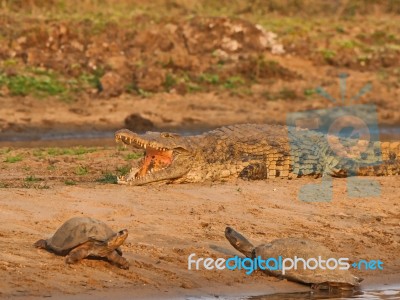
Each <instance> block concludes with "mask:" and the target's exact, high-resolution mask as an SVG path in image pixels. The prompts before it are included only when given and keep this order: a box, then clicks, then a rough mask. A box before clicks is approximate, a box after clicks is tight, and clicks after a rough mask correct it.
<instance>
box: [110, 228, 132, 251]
mask: <svg viewBox="0 0 400 300" xmlns="http://www.w3.org/2000/svg"><path fill="white" fill-rule="evenodd" d="M127 237H128V230H127V229H122V230H120V231H118V232H117V233H116V234H114V235H113V236H112V237H110V238H109V239H108V240H107V242H106V243H107V248H108V249H110V250H115V249H117V248H118V247H119V246H121V245H122V244H123V243H124V242H125V240H126V238H127Z"/></svg>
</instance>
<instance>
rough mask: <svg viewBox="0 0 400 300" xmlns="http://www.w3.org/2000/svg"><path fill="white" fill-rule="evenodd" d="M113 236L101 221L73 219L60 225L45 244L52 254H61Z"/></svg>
mask: <svg viewBox="0 0 400 300" xmlns="http://www.w3.org/2000/svg"><path fill="white" fill-rule="evenodd" d="M114 234H115V232H114V231H113V230H112V229H111V228H110V227H109V226H108V225H106V224H105V223H104V222H102V221H99V220H96V219H92V218H87V217H75V218H72V219H69V220H68V221H66V222H65V223H64V224H63V225H61V227H60V228H58V229H57V231H56V233H55V234H54V235H53V236H52V237H51V238H50V239H48V240H46V244H47V247H49V248H50V249H52V250H53V251H54V252H56V253H60V254H62V253H65V252H69V251H70V250H71V249H72V248H75V247H76V246H79V245H80V244H83V243H85V242H87V241H89V240H96V241H100V242H103V241H106V240H108V239H109V238H110V237H112V236H113V235H114Z"/></svg>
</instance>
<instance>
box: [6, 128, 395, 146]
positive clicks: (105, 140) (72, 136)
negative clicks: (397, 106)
mask: <svg viewBox="0 0 400 300" xmlns="http://www.w3.org/2000/svg"><path fill="white" fill-rule="evenodd" d="M208 130H210V129H209V128H198V129H190V130H188V129H181V130H179V129H174V130H157V131H171V132H177V133H179V134H181V135H197V134H201V133H203V132H205V131H208ZM379 132H380V137H381V140H400V127H399V126H396V127H393V126H392V127H380V128H379ZM114 133H115V131H95V130H92V131H57V132H44V133H38V132H22V133H16V134H2V135H0V147H21V148H25V147H27V148H30V147H74V146H87V147H90V146H92V147H94V146H114V145H115V142H114Z"/></svg>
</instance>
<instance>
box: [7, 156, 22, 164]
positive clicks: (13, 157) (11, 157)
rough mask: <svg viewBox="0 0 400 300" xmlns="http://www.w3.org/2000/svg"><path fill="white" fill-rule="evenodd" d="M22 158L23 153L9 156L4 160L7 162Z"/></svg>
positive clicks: (14, 161)
mask: <svg viewBox="0 0 400 300" xmlns="http://www.w3.org/2000/svg"><path fill="white" fill-rule="evenodd" d="M21 160H22V156H21V155H16V156H7V157H6V159H5V160H4V162H6V163H16V162H19V161H21Z"/></svg>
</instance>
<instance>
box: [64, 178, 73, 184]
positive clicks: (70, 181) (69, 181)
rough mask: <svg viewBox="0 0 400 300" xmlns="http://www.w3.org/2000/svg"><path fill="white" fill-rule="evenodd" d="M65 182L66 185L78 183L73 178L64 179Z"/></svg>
mask: <svg viewBox="0 0 400 300" xmlns="http://www.w3.org/2000/svg"><path fill="white" fill-rule="evenodd" d="M64 184H65V185H76V182H75V181H73V180H70V179H67V180H65V181H64Z"/></svg>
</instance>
